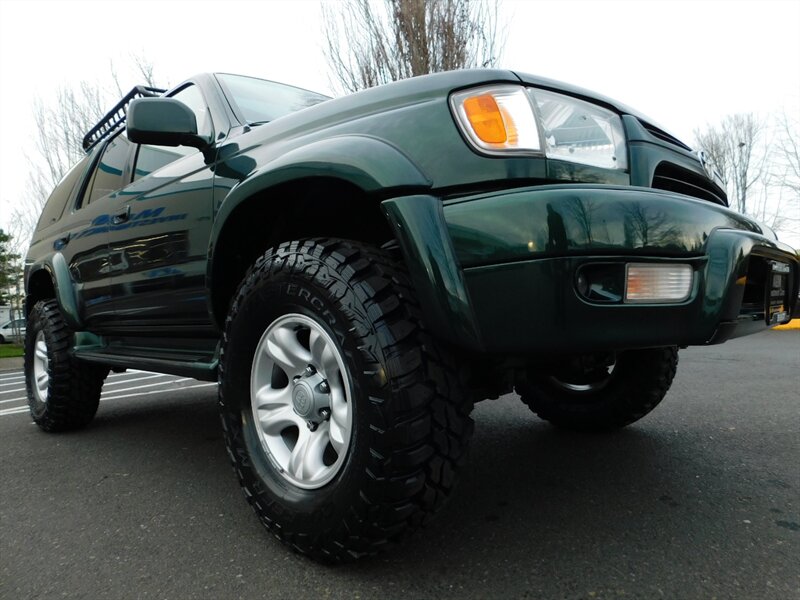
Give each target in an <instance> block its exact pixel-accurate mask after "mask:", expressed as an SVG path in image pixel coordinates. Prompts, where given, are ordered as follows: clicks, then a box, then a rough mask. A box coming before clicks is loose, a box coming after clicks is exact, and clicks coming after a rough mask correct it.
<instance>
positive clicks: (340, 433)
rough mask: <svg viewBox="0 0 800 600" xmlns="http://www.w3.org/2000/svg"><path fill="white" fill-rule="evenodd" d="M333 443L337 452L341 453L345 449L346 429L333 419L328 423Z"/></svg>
mask: <svg viewBox="0 0 800 600" xmlns="http://www.w3.org/2000/svg"><path fill="white" fill-rule="evenodd" d="M328 427H329V434H330V439H331V445H332V446H333V449H334V450H336V454H341V453H342V452H343V450H344V449H345V441H344V433H345V432H344V429H342V427H341V426H340V425H339V424H338V423H337V422H336V421H334V420H333V419H331V421H330V422H329V424H328Z"/></svg>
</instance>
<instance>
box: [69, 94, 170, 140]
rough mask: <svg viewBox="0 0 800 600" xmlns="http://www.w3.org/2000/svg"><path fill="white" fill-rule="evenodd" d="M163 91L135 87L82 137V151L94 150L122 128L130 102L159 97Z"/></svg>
mask: <svg viewBox="0 0 800 600" xmlns="http://www.w3.org/2000/svg"><path fill="white" fill-rule="evenodd" d="M165 91H166V90H162V89H161V88H155V87H147V86H144V85H137V86H136V87H135V88H133V89H132V90H131V91H130V92H128V93H127V94H126V95H125V97H124V98H123V99H122V100H120V101H119V102H118V103H117V105H116V106H115V107H114V108H112V109H111V110H110V111H108V112H107V113H106V115H105V116H104V117H103V118H102V119H101V120H100V122H99V123H98V124H97V125H95V126H94V127H92V128H91V129H90V130H89V133H87V134H86V135H85V136H84V137H83V149H84V151H85V152H89V150H91V149H92V148H94V147H95V146H96V145H97V144H99V143H100V142H102V141H103V140H104V139H106V138H108V137H111V136H112V135H114V134H116V133H117V132H119V130H120V129H122V126H123V125H124V123H125V113H126V111H127V108H128V104H129V103H130V101H131V100H133V99H135V98H152V97H155V96H160V95H161V94H163V93H164V92H165Z"/></svg>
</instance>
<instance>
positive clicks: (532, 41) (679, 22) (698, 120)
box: [0, 0, 800, 245]
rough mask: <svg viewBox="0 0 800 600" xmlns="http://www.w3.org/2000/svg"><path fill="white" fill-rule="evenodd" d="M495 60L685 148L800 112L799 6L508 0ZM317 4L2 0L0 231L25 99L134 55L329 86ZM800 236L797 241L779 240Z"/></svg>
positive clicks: (20, 173)
mask: <svg viewBox="0 0 800 600" xmlns="http://www.w3.org/2000/svg"><path fill="white" fill-rule="evenodd" d="M502 7H503V13H504V14H503V17H504V19H505V20H506V21H507V23H508V26H507V44H506V47H505V51H504V54H503V58H502V61H501V66H503V67H508V68H511V69H516V70H520V71H525V72H528V73H534V74H538V75H543V76H546V77H550V78H554V79H559V80H562V81H567V82H570V83H573V84H577V85H580V86H583V87H586V88H589V89H592V90H595V91H597V92H601V93H603V94H605V95H607V96H611V97H612V98H616V99H618V100H620V101H622V102H623V103H625V104H627V105H629V106H633V107H635V108H637V109H639V110H641V111H642V112H644V113H645V114H647V115H648V116H650V117H651V118H652V119H653V120H655V121H656V122H657V123H659V124H661V125H663V126H664V127H666V128H667V129H668V130H669V131H671V132H673V133H675V134H677V135H678V136H679V137H681V138H683V139H684V140H686V141H687V142H689V143H690V144H691V142H692V131H693V129H694V128H696V127H700V126H703V125H704V124H706V123H709V122H711V123H713V122H717V121H719V120H720V119H721V118H722V117H723V116H725V115H727V114H732V113H736V112H756V113H760V114H763V115H766V114H767V113H771V112H774V111H778V110H787V111H789V112H790V113H792V114H794V115H795V116H800V1H797V0H793V1H791V0H786V1H773V2H770V1H766V0H759V1H742V2H735V1H730V0H729V1H700V0H692V1H688V0H686V1H682V0H672V1H670V2H656V1H650V0H639V1H633V0H631V1H627V2H606V1H602V0H593V1H589V2H578V1H577V0H575V1H570V0H561V1H558V2H540V1H529V2H525V1H519V2H516V1H513V0H504V2H503V4H502ZM320 29H321V27H320V7H319V3H318V2H315V1H311V0H308V1H302V0H301V1H294V2H281V1H265V0H262V1H260V2H256V1H244V2H240V1H234V0H226V1H225V2H216V1H205V2H204V1H189V0H183V1H181V0H177V1H170V0H160V1H155V0H139V1H138V2H124V1H116V0H105V1H102V2H99V1H98V2H91V1H86V2H76V1H69V0H59V1H53V2H48V1H44V0H24V1H17V0H0V132H1V133H2V135H0V227H5V226H6V223H7V218H8V215H9V206H11V205H12V203H13V202H15V199H17V198H19V197H20V196H21V195H22V193H23V190H24V188H25V183H26V178H27V175H26V169H27V166H26V162H25V160H24V158H23V154H24V153H25V152H28V153H29V154H30V153H31V150H30V146H29V143H30V131H31V128H32V127H33V123H32V117H31V106H32V102H33V99H34V97H36V96H39V97H41V98H43V99H44V100H47V99H48V98H50V97H52V96H53V94H54V90H55V89H56V88H57V86H59V85H61V84H69V83H71V82H76V81H79V80H82V79H85V80H92V81H100V82H103V83H106V82H108V80H109V65H110V63H111V61H113V62H114V64H115V65H116V66H117V68H118V69H120V70H121V71H123V73H122V75H123V81H122V84H123V86H125V87H132V86H133V85H134V84H135V83H140V82H139V81H134V80H133V79H131V78H130V74H128V73H125V72H124V71H125V69H124V66H125V65H127V64H130V62H131V61H130V58H129V57H130V56H131V55H132V54H139V55H143V56H145V57H146V58H147V59H149V60H150V61H152V62H153V63H154V64H155V71H156V77H157V79H158V80H159V81H161V82H166V83H169V84H176V83H179V82H180V81H182V80H183V79H186V78H188V77H189V76H191V75H192V74H194V73H197V72H201V71H228V72H233V73H243V74H248V75H256V76H259V77H265V78H267V79H274V80H277V81H283V82H287V83H292V84H295V85H300V86H302V87H306V88H310V89H314V90H318V91H321V92H326V93H329V92H330V84H329V80H328V75H327V73H328V70H327V65H326V63H325V59H324V56H323V54H322V43H321V35H320ZM787 240H788V241H791V242H792V243H794V244H795V245H800V239H798V236H791V237H790V238H787Z"/></svg>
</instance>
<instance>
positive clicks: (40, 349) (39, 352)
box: [35, 341, 47, 363]
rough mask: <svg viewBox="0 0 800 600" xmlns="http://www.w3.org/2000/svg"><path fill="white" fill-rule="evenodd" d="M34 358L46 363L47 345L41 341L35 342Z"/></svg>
mask: <svg viewBox="0 0 800 600" xmlns="http://www.w3.org/2000/svg"><path fill="white" fill-rule="evenodd" d="M35 354H36V358H38V359H39V360H41V361H42V362H44V363H47V344H45V343H44V342H43V341H39V342H36V352H35Z"/></svg>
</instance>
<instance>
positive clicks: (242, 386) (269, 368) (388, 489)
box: [220, 240, 472, 563]
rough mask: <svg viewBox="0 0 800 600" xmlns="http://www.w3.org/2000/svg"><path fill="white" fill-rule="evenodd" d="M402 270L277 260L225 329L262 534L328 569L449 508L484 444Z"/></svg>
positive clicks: (232, 424) (257, 271)
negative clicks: (471, 454)
mask: <svg viewBox="0 0 800 600" xmlns="http://www.w3.org/2000/svg"><path fill="white" fill-rule="evenodd" d="M465 398H466V394H464V393H463V392H462V389H461V386H460V384H459V382H458V379H457V378H456V377H455V373H454V369H453V366H452V363H451V361H450V359H449V358H448V356H447V355H446V354H445V353H444V352H443V350H442V349H441V348H438V347H437V344H436V343H434V341H433V340H432V339H431V338H430V336H429V335H428V334H427V333H426V331H425V330H424V328H423V327H422V325H421V323H420V311H419V306H418V305H417V303H416V301H415V300H414V297H413V292H412V290H411V288H410V285H409V282H408V279H407V275H406V274H405V272H404V270H403V269H402V268H401V267H400V266H399V265H397V264H395V263H394V262H392V261H391V260H390V259H389V257H388V256H387V255H385V254H383V253H382V252H380V251H378V250H376V249H374V248H369V247H366V246H363V245H360V244H356V243H353V242H346V241H341V240H327V241H305V242H291V243H286V244H283V245H281V246H280V247H279V248H277V249H275V250H272V251H269V252H267V254H265V255H264V256H263V257H262V258H260V259H259V260H258V261H257V262H256V264H255V266H254V267H253V269H252V270H251V271H250V273H249V274H248V276H247V277H246V279H245V281H244V282H243V283H242V285H241V287H240V289H239V291H238V293H237V295H236V297H235V298H234V301H233V304H232V307H231V310H230V314H229V316H228V319H227V321H226V326H225V333H224V339H223V349H222V355H221V361H220V408H221V416H222V423H223V427H224V435H225V440H226V444H227V447H228V451H229V454H230V457H231V460H232V461H233V465H234V468H235V470H236V473H237V475H238V477H239V480H240V483H241V485H242V487H243V488H244V491H245V495H246V496H247V498H248V500H249V502H250V504H251V506H252V507H253V509H254V510H255V511H256V513H257V514H258V516H259V517H260V519H261V521H262V523H263V524H264V525H265V526H266V527H267V529H268V530H269V531H271V532H272V533H273V534H275V535H276V536H277V537H278V538H279V539H280V540H282V541H283V542H285V543H287V544H289V545H290V546H291V547H292V548H293V549H295V550H297V551H299V552H301V553H303V554H307V555H309V556H311V557H312V558H314V559H317V560H322V561H325V562H334V563H336V562H344V561H348V560H352V559H354V558H357V557H359V556H363V555H369V554H374V553H376V552H378V551H380V550H382V549H384V548H386V547H388V546H389V545H391V544H392V543H393V542H396V541H399V540H400V539H402V538H403V537H404V536H405V535H406V534H407V533H408V532H409V531H412V530H414V529H416V528H418V527H420V526H421V525H423V524H425V523H426V522H427V521H428V519H429V517H430V516H431V515H432V514H433V513H434V512H436V511H437V510H438V509H439V508H440V507H441V506H442V504H443V502H444V501H445V499H446V498H447V497H448V496H449V494H450V492H451V490H452V488H453V485H454V484H455V480H456V475H457V471H458V467H459V466H460V464H461V462H462V460H463V458H464V455H465V452H466V448H467V443H468V441H469V438H470V435H471V433H472V422H471V420H470V418H469V409H470V406H469V404H468V402H467V401H466V400H465Z"/></svg>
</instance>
